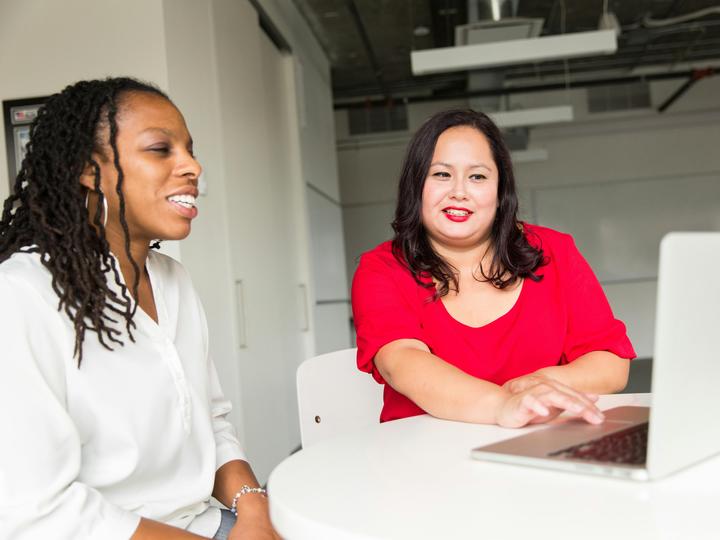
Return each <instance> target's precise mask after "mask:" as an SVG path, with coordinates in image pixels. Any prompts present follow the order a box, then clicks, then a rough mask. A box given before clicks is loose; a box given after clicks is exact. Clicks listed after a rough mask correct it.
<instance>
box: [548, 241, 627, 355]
mask: <svg viewBox="0 0 720 540" xmlns="http://www.w3.org/2000/svg"><path fill="white" fill-rule="evenodd" d="M564 244H565V245H564V249H560V250H558V251H560V252H561V253H558V255H559V257H561V258H562V260H559V261H558V263H559V266H560V268H559V270H560V272H561V279H562V281H563V283H564V284H565V286H564V289H565V298H566V306H567V315H568V326H567V334H566V338H565V345H564V347H563V358H562V360H563V362H564V363H568V362H572V361H573V360H575V359H577V358H579V357H580V356H582V355H584V354H587V353H589V352H592V351H608V352H611V353H614V354H616V355H618V356H619V357H621V358H629V359H630V358H634V357H635V351H634V349H633V347H632V344H631V343H630V340H629V339H628V337H627V332H626V329H625V325H624V324H623V323H622V322H621V321H619V320H618V319H616V318H615V316H614V315H613V312H612V309H611V308H610V304H609V303H608V301H607V298H606V297H605V292H604V291H603V289H602V287H601V286H600V282H599V281H598V280H597V278H596V277H595V274H594V273H593V271H592V269H591V268H590V265H589V264H588V263H587V261H586V260H585V258H584V257H583V256H582V255H581V254H580V252H579V251H578V249H577V247H576V246H575V242H574V241H573V240H572V238H571V237H569V236H566V241H565V242H564Z"/></svg>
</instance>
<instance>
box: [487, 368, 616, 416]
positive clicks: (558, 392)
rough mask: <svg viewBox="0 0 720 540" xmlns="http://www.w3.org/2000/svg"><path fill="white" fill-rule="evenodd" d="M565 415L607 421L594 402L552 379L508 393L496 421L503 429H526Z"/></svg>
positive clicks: (499, 407)
mask: <svg viewBox="0 0 720 540" xmlns="http://www.w3.org/2000/svg"><path fill="white" fill-rule="evenodd" d="M563 412H567V413H569V414H570V415H572V416H576V417H579V418H582V419H584V420H585V421H586V422H588V423H590V424H600V423H602V422H603V420H604V419H605V416H604V415H603V413H602V411H600V409H598V408H597V406H596V405H595V403H594V400H593V399H592V398H591V397H589V396H586V395H585V394H583V393H582V392H577V391H575V390H573V389H572V388H569V387H567V386H565V385H563V384H560V383H557V382H555V381H553V380H551V379H547V380H541V381H539V382H538V383H537V384H533V385H531V386H529V387H528V388H526V389H525V390H522V391H521V392H518V393H515V394H510V393H507V394H506V395H505V398H504V399H503V400H502V401H501V403H500V405H499V406H498V408H497V410H496V413H495V421H496V423H497V424H498V425H499V426H502V427H511V428H517V427H523V426H526V425H528V424H540V423H544V422H549V421H550V420H552V419H554V418H556V417H557V416H558V415H560V414H562V413H563Z"/></svg>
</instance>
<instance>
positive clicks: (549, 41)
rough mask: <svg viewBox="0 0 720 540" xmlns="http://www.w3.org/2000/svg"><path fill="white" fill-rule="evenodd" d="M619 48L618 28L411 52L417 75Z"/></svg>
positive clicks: (574, 55)
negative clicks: (616, 33) (616, 32)
mask: <svg viewBox="0 0 720 540" xmlns="http://www.w3.org/2000/svg"><path fill="white" fill-rule="evenodd" d="M615 51H617V36H616V35H615V31H614V30H595V31H592V32H574V33H571V34H562V35H559V36H546V37H537V38H530V39H514V40H509V41H500V42H493V43H481V44H478V45H462V46H459V47H441V48H437V49H425V50H422V51H413V52H412V53H410V63H411V64H412V72H413V75H429V74H431V73H444V72H448V71H463V70H471V69H482V68H489V67H493V66H504V65H509V64H525V63H530V62H538V61H540V60H556V59H558V58H576V57H581V56H590V55H593V54H612V53H614V52H615Z"/></svg>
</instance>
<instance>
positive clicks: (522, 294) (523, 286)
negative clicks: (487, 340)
mask: <svg viewBox="0 0 720 540" xmlns="http://www.w3.org/2000/svg"><path fill="white" fill-rule="evenodd" d="M527 281H528V280H527V279H526V278H522V283H521V284H520V294H518V297H517V298H516V299H515V302H513V305H512V306H510V308H509V309H508V310H507V311H506V312H504V313H502V314H501V315H499V316H498V317H496V318H495V319H493V320H492V321H488V322H486V323H485V324H482V325H480V326H471V325H469V324H465V323H464V322H462V321H459V320H457V319H456V318H455V317H453V316H452V315H451V314H450V312H449V311H448V309H447V307H446V306H445V303H444V302H443V301H442V298H438V300H437V302H433V303H435V304H440V305H439V309H440V310H441V311H442V312H443V314H444V315H445V316H446V317H448V318H449V319H450V320H451V321H453V322H454V323H455V324H457V325H459V326H461V327H463V328H467V329H469V330H482V329H485V328H489V327H490V326H493V325H495V324H499V323H500V322H502V321H503V320H504V319H507V318H508V317H509V316H510V315H511V314H512V313H513V312H515V311H517V310H518V309H519V306H520V303H521V302H522V301H523V299H524V298H525V296H526V295H527V292H526V289H527V287H526V285H527ZM433 287H434V288H435V290H437V288H436V287H435V285H434V284H433Z"/></svg>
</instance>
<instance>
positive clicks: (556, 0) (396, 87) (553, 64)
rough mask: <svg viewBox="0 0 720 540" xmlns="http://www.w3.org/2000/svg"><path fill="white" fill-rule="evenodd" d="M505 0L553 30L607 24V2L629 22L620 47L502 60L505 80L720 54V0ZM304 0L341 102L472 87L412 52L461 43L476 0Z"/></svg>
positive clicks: (574, 76)
mask: <svg viewBox="0 0 720 540" xmlns="http://www.w3.org/2000/svg"><path fill="white" fill-rule="evenodd" d="M470 1H474V2H478V4H479V8H478V9H479V13H480V19H482V18H483V9H486V8H487V6H486V4H488V3H489V2H491V1H492V0H470ZM496 1H499V2H501V4H502V3H503V2H504V3H505V4H507V5H503V6H502V7H503V8H505V9H510V10H512V9H513V8H515V13H514V14H513V13H509V15H510V16H513V15H514V16H515V17H531V18H542V19H544V24H543V27H542V31H541V35H543V36H546V35H555V34H562V33H569V32H582V31H588V30H597V29H598V21H599V18H600V16H601V14H602V13H603V11H604V9H605V4H607V10H608V11H610V12H613V13H614V14H615V16H616V17H617V19H618V21H619V23H620V26H621V28H622V32H621V34H620V37H619V38H618V51H617V52H616V53H615V54H612V55H605V56H594V57H587V58H576V59H571V60H567V61H562V60H561V61H548V62H540V63H534V64H525V65H514V66H506V67H503V68H499V69H497V70H495V71H497V72H499V74H501V75H502V79H501V80H503V81H505V82H504V83H503V84H507V83H508V82H512V81H513V80H516V81H519V80H522V81H523V82H524V83H526V84H533V83H534V84H536V85H539V84H542V83H544V82H549V81H552V80H557V79H558V78H559V77H560V78H562V79H563V80H565V81H566V83H568V82H570V81H579V80H585V81H591V82H592V81H594V82H598V81H601V80H603V79H611V78H618V77H622V76H623V75H626V74H630V73H632V72H633V70H634V69H635V68H638V67H641V66H648V65H652V66H656V67H657V70H656V72H657V73H662V71H663V70H665V71H670V70H671V69H672V68H673V67H675V66H678V65H683V64H686V63H693V64H698V63H699V64H702V63H703V62H707V63H708V64H710V62H711V60H713V61H715V62H713V65H716V62H718V61H720V2H718V1H717V0H519V1H513V0H507V1H505V0H496ZM294 2H295V4H296V5H297V6H298V8H299V10H300V11H301V13H302V14H303V16H304V17H305V18H306V20H307V21H308V23H309V25H310V27H311V28H312V30H313V32H314V34H315V36H316V37H317V39H318V41H319V42H320V44H321V45H322V47H323V49H324V50H325V52H326V53H327V55H328V58H329V59H330V62H331V66H332V86H333V97H334V100H335V103H336V106H337V105H338V104H342V103H343V102H352V101H357V100H358V99H360V98H378V97H381V98H382V97H384V98H385V99H387V98H389V97H406V96H426V97H427V96H437V97H441V96H446V95H457V94H458V93H459V92H462V91H464V90H466V88H467V78H468V74H467V72H454V73H444V74H437V75H429V76H419V77H418V76H413V75H412V73H411V70H410V52H411V51H412V50H421V49H428V48H436V47H448V46H453V45H454V35H455V27H456V26H457V25H462V24H466V23H468V22H469V21H468V12H469V9H468V0H294ZM708 8H718V9H714V10H713V9H709V10H708ZM486 12H487V11H486ZM698 12H700V13H698ZM693 14H694V16H692V17H684V16H686V15H693ZM658 21H660V23H659V25H656V24H657V22H658ZM423 34H425V35H423Z"/></svg>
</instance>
